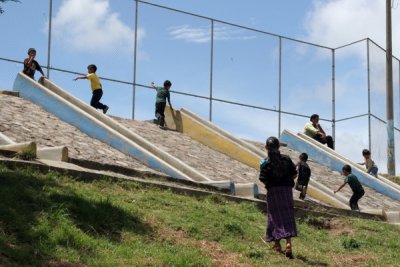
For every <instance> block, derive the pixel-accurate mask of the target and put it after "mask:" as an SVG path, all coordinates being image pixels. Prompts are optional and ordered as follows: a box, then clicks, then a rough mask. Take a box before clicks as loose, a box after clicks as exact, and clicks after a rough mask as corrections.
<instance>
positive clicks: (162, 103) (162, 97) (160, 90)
mask: <svg viewBox="0 0 400 267" xmlns="http://www.w3.org/2000/svg"><path fill="white" fill-rule="evenodd" d="M171 85H172V83H171V82H170V81H169V80H166V81H165V82H164V87H158V86H156V84H155V82H152V83H151V87H153V88H154V89H156V91H157V96H156V112H155V113H156V118H157V122H158V124H159V127H160V128H161V129H165V127H166V124H165V115H164V110H165V107H166V105H167V100H168V104H169V106H170V107H172V105H171V99H170V94H169V89H170V88H171Z"/></svg>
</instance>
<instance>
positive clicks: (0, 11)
mask: <svg viewBox="0 0 400 267" xmlns="http://www.w3.org/2000/svg"><path fill="white" fill-rule="evenodd" d="M8 1H12V2H19V0H0V3H5V2H8ZM2 13H4V9H3V8H2V7H1V6H0V14H2Z"/></svg>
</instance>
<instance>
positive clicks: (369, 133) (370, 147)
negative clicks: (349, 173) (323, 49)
mask: <svg viewBox="0 0 400 267" xmlns="http://www.w3.org/2000/svg"><path fill="white" fill-rule="evenodd" d="M369 46H370V42H369V38H368V39H367V82H368V88H367V90H368V148H369V151H371V149H372V141H371V140H372V132H371V76H370V75H371V69H370V58H369Z"/></svg>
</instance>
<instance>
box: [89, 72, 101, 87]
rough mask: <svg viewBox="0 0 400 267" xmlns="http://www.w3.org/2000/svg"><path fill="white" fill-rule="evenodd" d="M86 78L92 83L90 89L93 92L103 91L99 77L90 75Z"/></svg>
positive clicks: (93, 74) (94, 74)
mask: <svg viewBox="0 0 400 267" xmlns="http://www.w3.org/2000/svg"><path fill="white" fill-rule="evenodd" d="M86 78H88V80H89V81H90V87H91V88H92V91H94V90H97V89H101V83H100V79H99V77H97V75H96V73H89V74H88V75H86Z"/></svg>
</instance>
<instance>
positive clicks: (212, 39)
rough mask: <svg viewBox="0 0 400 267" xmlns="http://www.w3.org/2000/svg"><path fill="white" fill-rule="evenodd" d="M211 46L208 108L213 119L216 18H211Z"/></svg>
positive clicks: (209, 116) (209, 117) (210, 119)
mask: <svg viewBox="0 0 400 267" xmlns="http://www.w3.org/2000/svg"><path fill="white" fill-rule="evenodd" d="M210 41H211V42H210V43H211V47H210V107H209V110H208V120H209V121H212V101H213V68H214V20H213V19H212V20H211V40H210Z"/></svg>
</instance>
